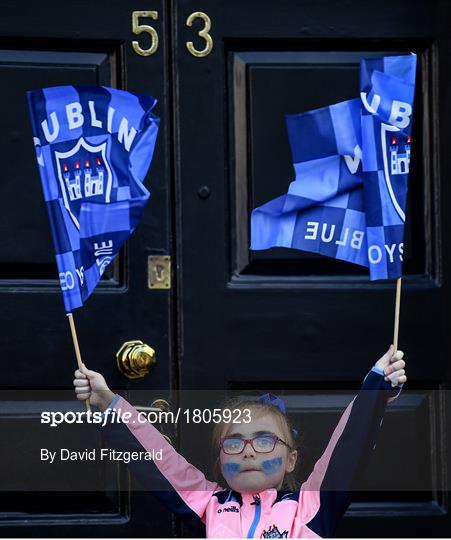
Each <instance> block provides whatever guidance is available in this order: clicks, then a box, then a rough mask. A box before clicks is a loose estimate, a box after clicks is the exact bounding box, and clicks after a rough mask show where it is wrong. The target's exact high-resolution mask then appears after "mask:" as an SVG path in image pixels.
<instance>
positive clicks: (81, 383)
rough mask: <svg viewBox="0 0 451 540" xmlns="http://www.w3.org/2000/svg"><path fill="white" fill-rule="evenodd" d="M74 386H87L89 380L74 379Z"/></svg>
mask: <svg viewBox="0 0 451 540" xmlns="http://www.w3.org/2000/svg"><path fill="white" fill-rule="evenodd" d="M74 386H89V382H88V381H87V380H86V379H74Z"/></svg>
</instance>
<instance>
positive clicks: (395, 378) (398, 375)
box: [387, 369, 407, 384]
mask: <svg viewBox="0 0 451 540" xmlns="http://www.w3.org/2000/svg"><path fill="white" fill-rule="evenodd" d="M387 379H388V380H389V381H391V382H392V383H393V384H404V383H405V382H406V381H407V377H406V372H405V371H404V370H403V369H399V370H397V371H395V372H394V373H392V374H391V375H389V376H388V377H387Z"/></svg>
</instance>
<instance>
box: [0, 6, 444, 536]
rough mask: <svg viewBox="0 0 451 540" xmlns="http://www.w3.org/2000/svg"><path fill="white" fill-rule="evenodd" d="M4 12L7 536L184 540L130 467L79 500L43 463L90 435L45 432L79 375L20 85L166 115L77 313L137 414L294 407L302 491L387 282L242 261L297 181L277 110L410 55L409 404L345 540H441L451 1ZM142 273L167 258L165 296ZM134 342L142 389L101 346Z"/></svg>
mask: <svg viewBox="0 0 451 540" xmlns="http://www.w3.org/2000/svg"><path fill="white" fill-rule="evenodd" d="M1 7H2V16H1V18H0V36H1V44H2V46H1V48H0V69H1V70H2V73H3V77H2V85H1V90H0V109H1V118H2V130H3V133H4V137H3V143H2V145H1V147H0V159H1V163H2V165H3V168H2V169H3V174H2V175H1V181H0V193H1V198H0V205H1V210H2V212H1V215H2V220H1V223H2V235H1V238H2V239H1V244H0V273H1V282H0V293H1V301H2V309H1V310H0V317H1V325H2V326H1V327H2V330H3V331H2V337H1V342H0V343H1V346H0V349H1V352H2V358H3V362H4V364H3V365H4V368H3V370H2V378H1V383H0V384H1V388H2V398H1V407H0V419H1V426H2V444H1V448H0V452H1V459H0V467H1V469H2V482H3V485H2V489H4V492H3V495H2V499H1V507H0V525H1V526H2V531H1V532H2V534H3V535H5V536H11V535H15V536H78V537H83V536H88V535H89V536H105V535H106V536H136V537H139V536H149V537H159V536H171V535H176V534H178V533H179V529H178V524H177V523H173V521H172V518H171V516H170V514H169V513H168V512H166V511H165V510H164V509H162V507H160V506H159V505H158V503H156V502H153V500H152V497H151V495H150V494H147V493H142V492H137V491H134V490H133V489H131V487H130V479H129V478H128V476H127V474H126V473H125V471H124V470H122V469H120V470H119V475H118V474H116V473H117V471H116V470H109V469H107V470H104V471H101V472H100V473H99V471H98V470H97V471H96V472H95V474H96V475H97V476H96V482H97V484H96V487H97V488H98V489H97V491H93V490H88V491H86V490H85V487H86V486H85V485H84V483H83V481H82V479H80V478H78V477H77V469H76V468H75V469H74V471H73V475H72V476H71V477H69V478H61V477H60V476H59V475H58V474H57V472H55V471H54V472H53V473H52V475H50V476H49V471H50V470H51V469H49V468H46V466H45V464H38V463H37V461H38V460H37V459H36V454H35V453H34V452H35V449H36V448H39V447H41V446H44V443H45V444H51V443H52V444H54V445H61V441H62V440H64V441H65V444H67V440H68V438H69V439H70V440H71V441H72V443H73V444H79V445H80V447H82V448H83V447H84V446H87V445H89V444H91V441H92V438H93V437H95V434H94V433H93V432H91V431H89V430H87V429H86V426H82V428H83V429H81V428H80V429H71V430H65V431H64V430H63V428H58V429H56V428H55V429H54V430H53V431H51V430H50V431H49V428H47V427H46V426H43V427H42V426H39V427H37V426H38V417H39V414H40V412H41V411H42V410H45V408H46V407H59V408H61V406H65V407H67V409H70V408H71V407H73V406H74V404H73V400H72V396H71V395H70V397H69V394H67V395H66V397H65V398H64V399H61V398H58V396H56V397H55V394H54V393H53V392H54V391H55V390H61V389H67V388H69V387H70V386H71V381H72V373H73V370H74V367H75V358H74V354H73V348H72V343H71V340H70V334H69V330H68V328H67V321H66V318H65V315H64V310H63V303H62V298H61V294H60V291H59V285H58V283H57V281H56V280H55V276H56V267H55V265H54V263H53V260H54V257H53V248H52V244H51V238H50V231H49V226H48V221H47V216H46V213H45V207H44V203H43V200H42V194H41V191H40V189H41V188H40V185H39V184H40V182H39V178H38V173H37V169H36V165H35V159H34V150H33V145H32V138H31V130H30V127H29V122H28V118H27V108H26V102H25V90H28V89H30V88H38V87H45V86H51V85H58V84H74V85H76V84H88V85H89V84H102V85H106V86H116V87H118V88H123V89H126V90H130V91H135V92H139V93H149V94H151V95H154V96H155V97H156V98H157V99H158V100H159V105H158V106H157V109H156V111H155V112H156V114H157V115H159V116H160V117H161V118H162V122H161V129H160V134H159V138H158V142H157V148H156V152H155V156H154V161H153V163H152V166H151V170H150V174H149V176H148V178H147V180H146V184H147V185H148V186H150V189H151V191H152V196H151V200H150V202H149V206H148V207H147V210H146V214H145V217H144V220H143V222H142V223H141V224H140V226H139V227H138V229H137V231H136V233H135V234H134V235H133V237H132V238H131V240H130V242H129V243H128V245H127V247H126V248H125V249H124V250H123V251H122V252H121V254H120V257H119V260H118V262H117V263H116V265H115V266H114V268H112V269H111V270H110V273H109V274H108V276H107V277H106V278H105V279H104V280H103V282H102V283H101V284H100V285H99V287H98V288H97V289H96V291H95V293H94V295H93V296H92V298H90V300H89V301H88V303H87V305H86V307H85V308H82V309H81V310H78V311H77V312H76V313H75V318H76V323H77V328H78V333H79V338H80V343H81V349H82V354H83V356H84V359H85V361H86V363H87V364H88V365H89V366H91V367H92V368H93V369H96V370H98V371H101V372H102V373H104V374H105V376H106V378H107V380H108V381H109V382H110V384H111V385H112V386H113V387H114V388H115V389H119V390H124V391H126V392H128V394H127V395H128V396H129V397H130V399H131V400H132V402H133V403H135V404H141V405H148V404H149V403H150V402H151V401H152V400H153V399H154V398H157V397H165V398H168V399H172V401H173V402H174V403H176V402H177V396H178V391H179V390H186V391H187V393H186V394H184V393H181V394H180V396H181V401H180V404H181V405H182V406H185V405H188V404H190V405H191V404H192V403H196V404H198V405H199V406H202V404H203V403H205V404H207V405H208V406H211V404H212V403H213V402H212V400H211V392H210V391H211V390H213V393H214V394H216V395H217V398H218V400H219V399H220V398H219V394H220V393H221V394H222V392H223V391H224V392H229V391H230V392H242V391H243V392H245V391H248V390H263V389H269V390H273V391H274V392H276V393H280V392H285V393H286V394H287V395H288V396H289V398H287V402H288V404H289V411H290V412H291V413H292V414H293V416H294V418H295V420H296V423H297V425H298V428H299V429H300V431H301V433H302V434H304V433H305V440H306V442H305V450H303V449H301V452H302V454H303V457H304V460H303V463H302V467H301V471H300V475H301V477H302V476H303V475H304V476H305V475H306V474H308V472H309V471H310V469H311V466H312V463H313V462H314V460H315V458H316V457H317V456H318V454H319V452H321V449H322V448H323V447H324V444H325V443H326V442H327V437H328V435H329V434H330V430H331V429H332V427H333V425H334V422H335V421H336V418H337V416H338V414H339V413H340V411H341V410H342V409H343V408H344V406H345V405H346V403H347V402H348V401H349V400H350V397H351V396H352V395H353V392H354V391H355V390H356V389H357V388H358V386H359V383H360V381H361V379H362V378H363V376H364V375H365V373H366V371H367V370H368V369H369V367H370V366H371V365H372V363H373V362H374V361H375V360H376V359H377V358H378V356H379V355H380V354H381V353H382V352H384V349H385V348H386V347H387V346H388V344H389V343H390V342H391V340H392V319H393V315H392V313H393V307H394V287H393V284H392V283H387V282H380V283H371V284H370V283H369V282H368V278H367V277H366V275H365V273H364V272H361V271H360V270H359V269H358V268H355V267H353V266H350V265H348V264H345V263H341V262H337V261H334V260H332V259H325V258H321V257H316V256H313V255H310V254H306V253H300V252H294V251H290V250H270V251H267V252H261V253H250V252H249V251H248V244H249V217H250V211H251V209H252V208H253V207H255V206H258V205H260V204H262V203H263V202H265V201H267V200H269V199H271V198H273V197H275V196H277V195H280V194H282V193H284V192H286V188H287V186H288V183H289V182H290V181H291V180H292V175H293V173H292V164H291V157H290V152H289V147H288V141H287V137H286V131H285V126H284V115H285V114H287V113H297V112H302V111H305V110H308V109H312V108H315V107H319V106H323V105H327V104H330V103H333V102H338V101H340V100H343V99H348V98H351V97H355V96H356V92H357V88H358V61H359V59H360V58H361V57H363V56H367V55H380V54H386V53H388V54H390V53H404V52H409V51H414V52H416V53H417V54H418V57H419V69H418V76H417V88H418V90H417V97H416V107H415V128H414V130H415V131H414V135H415V138H414V146H413V148H414V158H413V162H414V163H413V165H412V174H411V179H410V191H409V202H408V204H409V213H408V218H407V219H408V222H409V226H408V230H407V238H406V249H407V253H406V262H405V273H406V277H405V278H404V280H403V300H402V318H401V334H400V347H401V348H403V349H404V350H405V351H406V356H407V358H408V361H409V364H408V376H409V382H408V388H409V392H407V391H406V392H405V394H404V395H403V396H402V397H401V399H400V400H399V401H398V402H397V403H396V404H395V405H393V406H392V407H391V408H390V410H389V412H388V413H387V416H386V420H385V422H384V430H383V435H382V438H381V441H380V443H379V445H378V449H377V454H375V456H374V462H373V464H372V466H371V468H370V473H369V474H368V478H366V479H365V482H366V483H365V486H366V491H365V492H363V493H360V494H358V496H357V497H356V502H355V503H354V504H353V505H352V506H351V507H350V509H349V511H348V514H347V516H346V518H345V519H344V521H343V523H342V525H341V526H340V529H339V531H338V534H339V535H341V536H359V537H362V536H363V537H370V536H381V537H384V536H422V537H427V536H430V535H431V534H432V535H434V536H446V535H447V534H449V532H448V531H449V527H450V519H449V515H448V509H447V505H446V494H447V485H448V482H449V480H450V478H449V468H448V469H447V467H446V464H447V462H448V461H449V455H448V454H447V451H446V448H447V445H448V448H449V444H450V442H451V441H450V435H449V429H448V430H447V429H446V427H447V423H449V420H448V419H449V416H448V417H447V415H446V405H447V403H449V399H448V398H447V396H446V392H445V391H446V389H447V388H449V382H450V378H451V371H450V368H449V363H448V361H447V358H448V356H449V352H450V347H451V343H450V337H449V335H450V333H449V332H448V331H447V326H446V323H447V321H446V306H447V302H446V298H448V297H449V292H448V282H447V278H448V276H449V273H450V270H449V261H448V257H447V256H446V254H447V251H448V250H447V246H448V244H449V243H450V239H449V238H448V233H447V231H448V230H449V229H450V227H449V226H448V222H447V219H448V218H447V213H446V202H447V200H448V197H449V195H450V194H449V189H450V188H449V187H448V186H447V183H446V181H445V180H446V178H447V176H448V168H449V164H448V163H447V160H446V157H447V152H446V143H447V129H446V125H447V124H446V123H447V118H448V116H449V114H450V111H449V110H448V108H449V107H448V105H447V103H448V101H449V100H448V93H449V81H448V79H449V75H448V74H449V72H450V69H449V68H450V66H449V62H450V61H449V58H448V55H447V51H448V48H449V40H450V38H449V30H448V28H447V22H446V21H447V20H448V19H449V15H450V13H449V11H450V9H449V6H448V4H447V3H444V2H442V3H440V2H426V1H418V2H405V1H403V0H402V1H401V2H397V3H393V2H385V1H384V2H379V3H377V4H376V3H371V2H367V1H360V2H352V1H349V2H345V3H343V2H333V1H324V2H308V1H301V2H299V1H297V2H296V1H292V0H284V1H283V2H278V3H269V2H262V1H259V2H255V1H253V0H251V1H250V0H249V1H247V2H237V1H235V0H231V1H229V2H227V3H224V2H220V1H219V0H215V1H212V0H203V1H202V2H201V3H200V4H199V3H196V2H193V1H192V0H183V1H182V0H180V1H171V2H166V3H163V2H159V1H158V2H156V1H152V2H151V3H150V4H149V3H146V2H143V1H142V0H136V1H135V2H132V3H130V2H125V1H123V0H122V1H115V2H107V1H104V0H100V1H98V2H88V1H82V2H77V3H74V2H66V3H65V4H61V3H55V2H52V1H46V0H43V1H42V2H40V3H39V6H36V5H34V4H32V3H29V5H27V6H26V7H27V10H26V12H25V13H24V12H23V11H21V10H20V9H19V8H18V7H17V5H16V4H15V3H13V2H10V1H6V0H5V1H3V2H2V6H1ZM157 38H158V41H157ZM133 42H136V44H135V45H133ZM442 178H443V179H444V181H443V182H442V181H441V179H442ZM154 255H161V256H164V255H168V256H171V257H172V268H173V269H175V270H173V274H172V286H171V287H170V288H168V290H152V287H149V285H148V272H149V270H148V267H149V256H154ZM130 339H142V340H143V341H145V342H146V343H148V344H149V345H151V346H152V347H153V348H154V349H155V350H156V352H157V358H158V363H157V364H156V367H155V368H154V369H153V370H152V372H151V373H150V374H149V376H147V377H145V378H143V379H142V380H133V381H129V380H126V379H125V378H124V377H123V376H122V375H121V374H120V373H119V372H118V370H117V368H116V365H115V360H114V353H115V351H116V350H117V349H118V348H119V347H120V345H121V344H122V343H123V342H125V341H127V340H130ZM431 365H433V369H431ZM190 390H194V391H195V392H194V393H192V392H188V391H190ZM199 390H202V391H203V392H199ZM49 391H52V392H49ZM138 391H139V392H138ZM141 391H144V392H141ZM219 391H221V392H219ZM143 396H144V397H143ZM193 396H194V397H195V398H196V399H193ZM331 396H332V397H331ZM204 398H205V399H204ZM58 399H59V400H58ZM52 400H53V401H52ZM65 400H66V401H65ZM147 400H148V401H147ZM54 401H58V403H57V405H55V403H54ZM142 401H145V403H142ZM317 426H320V429H318V428H317ZM44 427H45V429H44ZM210 429H211V425H201V426H197V427H196V428H195V434H196V437H193V431H192V430H191V429H190V430H188V429H187V427H186V426H182V431H181V438H180V440H179V444H180V446H181V448H182V449H183V451H184V453H186V456H187V457H188V458H190V459H192V460H193V461H194V462H195V463H196V465H198V466H199V467H202V468H204V467H205V465H206V463H207V462H208V459H209V456H208V454H209V451H208V450H209V448H208V442H207V441H208V435H209V431H210ZM3 434H7V437H5V436H3ZM76 438H77V441H78V443H76V441H75V439H76ZM6 441H7V442H6ZM48 441H50V442H48ZM384 466H386V468H385V469H384V470H385V471H386V474H384V477H383V479H380V478H378V471H380V470H382V469H381V467H384ZM447 470H448V472H447ZM93 474H94V471H93ZM447 475H448V476H447ZM387 478H388V480H387ZM18 485H20V486H22V489H21V490H17V486H18ZM43 485H46V486H47V488H48V489H47V490H44V492H42V491H43V490H42V486H43ZM39 486H41V488H39ZM68 486H69V487H71V488H72V489H68ZM14 488H16V489H14ZM38 489H40V491H39V490H38ZM25 492H27V495H25ZM184 533H185V534H189V532H188V531H187V530H186V531H184Z"/></svg>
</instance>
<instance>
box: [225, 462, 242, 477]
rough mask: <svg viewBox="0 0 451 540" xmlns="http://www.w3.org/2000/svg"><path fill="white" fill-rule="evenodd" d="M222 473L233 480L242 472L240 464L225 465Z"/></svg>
mask: <svg viewBox="0 0 451 540" xmlns="http://www.w3.org/2000/svg"><path fill="white" fill-rule="evenodd" d="M222 472H223V474H224V476H226V477H228V478H233V477H234V476H236V475H237V474H238V473H239V472H240V464H239V463H233V462H230V463H224V464H223V466H222Z"/></svg>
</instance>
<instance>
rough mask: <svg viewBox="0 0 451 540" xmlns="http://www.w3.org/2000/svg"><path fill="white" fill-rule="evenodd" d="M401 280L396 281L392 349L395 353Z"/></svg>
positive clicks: (396, 348)
mask: <svg viewBox="0 0 451 540" xmlns="http://www.w3.org/2000/svg"><path fill="white" fill-rule="evenodd" d="M401 279H402V278H400V277H399V278H398V279H397V280H396V305H395V328H394V331H393V347H394V348H395V352H396V351H397V350H398V334H399V312H400V309H401Z"/></svg>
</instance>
